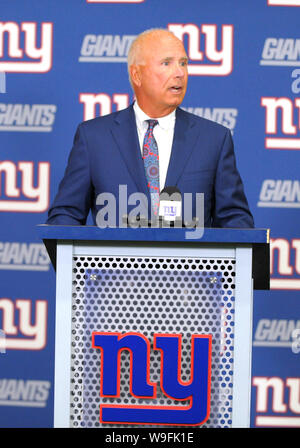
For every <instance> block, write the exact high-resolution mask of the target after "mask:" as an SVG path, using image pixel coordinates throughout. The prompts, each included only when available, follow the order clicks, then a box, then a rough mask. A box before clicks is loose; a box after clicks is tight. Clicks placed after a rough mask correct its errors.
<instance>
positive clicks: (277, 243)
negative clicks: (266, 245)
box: [270, 238, 300, 290]
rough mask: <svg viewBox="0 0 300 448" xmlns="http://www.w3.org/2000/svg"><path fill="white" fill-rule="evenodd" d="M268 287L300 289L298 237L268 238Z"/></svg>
mask: <svg viewBox="0 0 300 448" xmlns="http://www.w3.org/2000/svg"><path fill="white" fill-rule="evenodd" d="M270 275H271V279H270V288H271V289H296V290H300V239H299V238H293V239H291V240H287V239H285V238H271V239H270Z"/></svg>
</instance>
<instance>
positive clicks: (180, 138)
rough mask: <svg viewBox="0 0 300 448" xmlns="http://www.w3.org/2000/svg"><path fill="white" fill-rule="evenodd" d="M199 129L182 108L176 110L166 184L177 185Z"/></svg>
mask: <svg viewBox="0 0 300 448" xmlns="http://www.w3.org/2000/svg"><path fill="white" fill-rule="evenodd" d="M198 133H199V130H197V126H195V121H194V120H192V119H191V118H190V116H189V114H187V113H186V112H184V111H183V110H182V109H179V108H178V109H177V110H176V122H175V129H174V138H173V145H172V152H171V157H170V162H169V167H168V172H167V178H166V184H165V185H166V186H172V187H173V186H176V185H177V182H178V180H179V178H180V176H181V174H182V173H183V171H184V168H185V165H186V163H187V161H188V159H189V157H190V155H191V153H192V150H193V148H194V145H195V143H196V139H197V137H198Z"/></svg>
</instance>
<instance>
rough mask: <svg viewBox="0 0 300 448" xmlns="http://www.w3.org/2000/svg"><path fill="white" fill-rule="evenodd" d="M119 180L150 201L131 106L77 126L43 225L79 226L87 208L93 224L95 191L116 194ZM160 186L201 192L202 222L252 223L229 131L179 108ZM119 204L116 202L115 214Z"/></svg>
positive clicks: (245, 225)
mask: <svg viewBox="0 0 300 448" xmlns="http://www.w3.org/2000/svg"><path fill="white" fill-rule="evenodd" d="M119 185H126V186H127V194H128V196H129V195H130V194H132V193H136V192H143V193H144V194H145V195H147V196H148V201H149V204H150V197H149V191H148V187H147V183H146V177H145V173H144V164H143V159H142V156H141V151H140V147H139V142H138V135H137V129H136V123H135V115H134V111H133V107H132V105H131V106H130V107H128V108H127V109H125V110H122V111H119V112H115V113H112V114H110V115H106V116H103V117H98V118H95V119H93V120H88V121H85V122H83V123H81V124H80V125H79V126H78V128H77V132H76V135H75V138H74V145H73V148H72V151H71V153H70V156H69V160H68V165H67V168H66V171H65V175H64V177H63V179H62V181H61V183H60V185H59V190H58V193H57V195H56V198H55V200H54V202H53V204H52V206H51V208H50V210H49V214H48V221H47V224H57V225H84V224H85V223H86V219H87V216H88V213H89V211H90V210H91V211H92V216H93V220H94V223H96V215H97V212H98V210H99V208H100V206H97V205H96V198H97V195H98V194H99V193H104V192H105V193H112V194H113V195H114V196H115V198H117V199H118V197H119ZM165 185H166V186H176V187H177V188H178V189H179V190H180V192H181V193H182V194H183V193H193V197H194V196H195V195H194V194H195V193H204V198H205V223H204V224H205V226H206V227H231V228H251V227H253V226H254V223H253V218H252V215H251V213H250V211H249V208H248V203H247V199H246V197H245V194H244V190H243V184H242V181H241V178H240V175H239V173H238V171H237V168H236V162H235V156H234V150H233V143H232V138H231V133H230V131H229V130H228V129H227V128H225V127H223V126H221V125H219V124H217V123H214V122H212V121H210V120H206V119H204V118H200V117H198V116H196V115H193V114H190V113H188V112H185V111H184V110H182V109H180V108H178V109H177V110H176V123H175V130H174V139H173V146H172V152H171V158H170V163H169V167H168V172H167V178H166V183H165ZM118 206H119V204H118V201H117V216H118V213H119V212H118V210H119V209H118ZM134 207H136V205H135V206H131V207H130V206H128V212H130V210H131V209H132V208H134ZM193 213H195V210H194V209H193ZM193 216H194V215H193Z"/></svg>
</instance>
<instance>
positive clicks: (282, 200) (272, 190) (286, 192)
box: [257, 179, 300, 208]
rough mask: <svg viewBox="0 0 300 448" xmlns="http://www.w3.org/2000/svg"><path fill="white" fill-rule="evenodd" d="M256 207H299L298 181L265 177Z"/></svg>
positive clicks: (299, 186) (299, 184) (299, 190)
mask: <svg viewBox="0 0 300 448" xmlns="http://www.w3.org/2000/svg"><path fill="white" fill-rule="evenodd" d="M257 206H258V207H270V208H300V181H299V180H292V179H265V180H264V181H263V184H262V187H261V190H260V195H259V201H258V203H257Z"/></svg>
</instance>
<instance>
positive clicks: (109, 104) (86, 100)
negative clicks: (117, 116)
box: [79, 92, 129, 120]
mask: <svg viewBox="0 0 300 448" xmlns="http://www.w3.org/2000/svg"><path fill="white" fill-rule="evenodd" d="M79 102H80V103H82V104H83V120H90V119H92V118H95V117H98V116H101V117H102V116H103V115H108V114H110V113H111V112H114V111H119V110H122V109H126V107H128V106H129V95H128V93H114V94H112V95H109V94H107V93H104V92H101V93H80V94H79Z"/></svg>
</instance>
